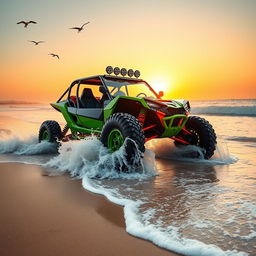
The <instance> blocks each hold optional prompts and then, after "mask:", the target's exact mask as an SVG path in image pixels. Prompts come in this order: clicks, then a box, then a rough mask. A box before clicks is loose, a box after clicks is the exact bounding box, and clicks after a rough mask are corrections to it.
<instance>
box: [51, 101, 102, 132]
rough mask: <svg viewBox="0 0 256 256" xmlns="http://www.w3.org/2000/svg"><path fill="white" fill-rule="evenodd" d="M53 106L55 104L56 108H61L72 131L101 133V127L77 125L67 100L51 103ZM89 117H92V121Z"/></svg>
mask: <svg viewBox="0 0 256 256" xmlns="http://www.w3.org/2000/svg"><path fill="white" fill-rule="evenodd" d="M51 106H53V107H54V108H55V109H57V110H59V111H60V112H61V113H62V115H63V117H64V119H65V120H66V122H67V126H68V127H69V128H70V130H71V131H72V133H76V132H80V133H84V134H91V133H100V132H101V129H93V128H92V127H91V128H85V127H81V126H79V125H77V124H76V123H75V120H74V119H73V118H72V116H71V115H70V114H69V113H68V107H67V103H66V102H59V103H51ZM88 119H90V121H91V118H88ZM87 121H88V120H87ZM90 121H89V122H90Z"/></svg>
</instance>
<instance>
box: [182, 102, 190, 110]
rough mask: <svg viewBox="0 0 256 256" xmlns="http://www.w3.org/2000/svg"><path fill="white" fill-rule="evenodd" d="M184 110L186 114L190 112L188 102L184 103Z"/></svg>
mask: <svg viewBox="0 0 256 256" xmlns="http://www.w3.org/2000/svg"><path fill="white" fill-rule="evenodd" d="M183 106H184V109H185V110H186V111H187V112H190V104H189V101H186V102H184V105H183Z"/></svg>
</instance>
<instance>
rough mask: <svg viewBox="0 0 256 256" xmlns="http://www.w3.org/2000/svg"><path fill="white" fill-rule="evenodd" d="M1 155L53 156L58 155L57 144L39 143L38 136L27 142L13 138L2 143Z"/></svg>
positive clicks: (0, 145)
mask: <svg viewBox="0 0 256 256" xmlns="http://www.w3.org/2000/svg"><path fill="white" fill-rule="evenodd" d="M0 153H1V154H14V155H39V154H53V153H57V147H56V145H55V144H53V143H49V142H41V143H38V138H37V137H36V136H33V137H30V138H28V139H25V140H23V139H20V138H18V137H13V138H11V139H8V140H1V141H0Z"/></svg>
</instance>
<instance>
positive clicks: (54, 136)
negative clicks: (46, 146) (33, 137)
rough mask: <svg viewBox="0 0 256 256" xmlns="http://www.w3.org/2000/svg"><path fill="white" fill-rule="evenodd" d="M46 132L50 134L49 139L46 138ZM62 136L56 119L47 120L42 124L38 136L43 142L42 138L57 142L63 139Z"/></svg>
mask: <svg viewBox="0 0 256 256" xmlns="http://www.w3.org/2000/svg"><path fill="white" fill-rule="evenodd" d="M45 134H48V138H47V139H45V138H44V135H45ZM61 138H62V132H61V128H60V125H59V124H58V122H56V121H54V120H47V121H44V122H43V123H42V124H41V126H40V129H39V136H38V139H39V142H41V141H42V140H45V141H48V142H56V143H57V142H58V141H59V140H61Z"/></svg>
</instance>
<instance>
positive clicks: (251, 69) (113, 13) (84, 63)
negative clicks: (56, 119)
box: [0, 0, 256, 102]
mask: <svg viewBox="0 0 256 256" xmlns="http://www.w3.org/2000/svg"><path fill="white" fill-rule="evenodd" d="M255 10H256V1H250V0H244V1H238V0H229V1H228V0H223V1H218V0H216V1H206V0H204V1H182V0H180V1H179V0H177V1H174V0H173V1H172V0H168V1H167V0H158V1H152V0H151V1H150V0H147V1H146V0H141V1H133V0H130V1H113V0H112V1H111V0H109V1H99V0H95V1H85V0H74V1H68V0H58V1H50V0H45V1H39V0H38V1H37V0H24V1H19V0H12V1H7V0H4V1H3V3H2V1H1V10H0V22H1V24H2V26H1V28H0V32H1V52H0V53H1V58H0V62H1V63H0V65H1V66H0V72H1V76H0V84H1V95H0V100H3V99H5V100H6V99H19V100H26V101H41V102H51V101H55V100H56V99H57V98H58V97H59V96H60V94H61V93H62V92H63V91H64V90H65V89H66V87H67V86H68V85H69V84H70V83H71V82H72V81H73V80H75V79H77V78H80V77H86V76H90V75H96V74H103V73H105V67H106V66H107V65H113V66H119V67H127V68H134V69H139V70H140V71H141V74H142V78H143V79H145V80H147V81H148V82H149V83H150V84H151V85H152V86H153V87H154V88H155V89H156V90H157V91H159V90H164V91H165V98H186V99H230V98H256V71H255V66H256V65H255V64H256V47H255V45H256V29H255V27H256V26H255V25H256V11H255ZM21 19H25V20H30V19H34V20H36V21H38V24H37V25H31V26H30V27H28V29H24V28H23V26H22V25H16V22H17V21H19V20H21ZM86 21H90V24H89V25H87V26H86V29H85V30H84V31H82V32H81V33H80V34H77V33H76V32H75V31H73V30H70V29H69V28H70V27H73V26H78V25H81V24H83V23H84V22H86ZM3 24H4V26H3ZM27 40H45V41H46V43H45V44H41V45H39V46H34V45H32V44H31V43H29V42H28V41H27ZM50 52H55V53H57V54H59V55H60V60H58V59H55V58H52V57H51V56H49V55H48V54H49V53H50Z"/></svg>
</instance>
